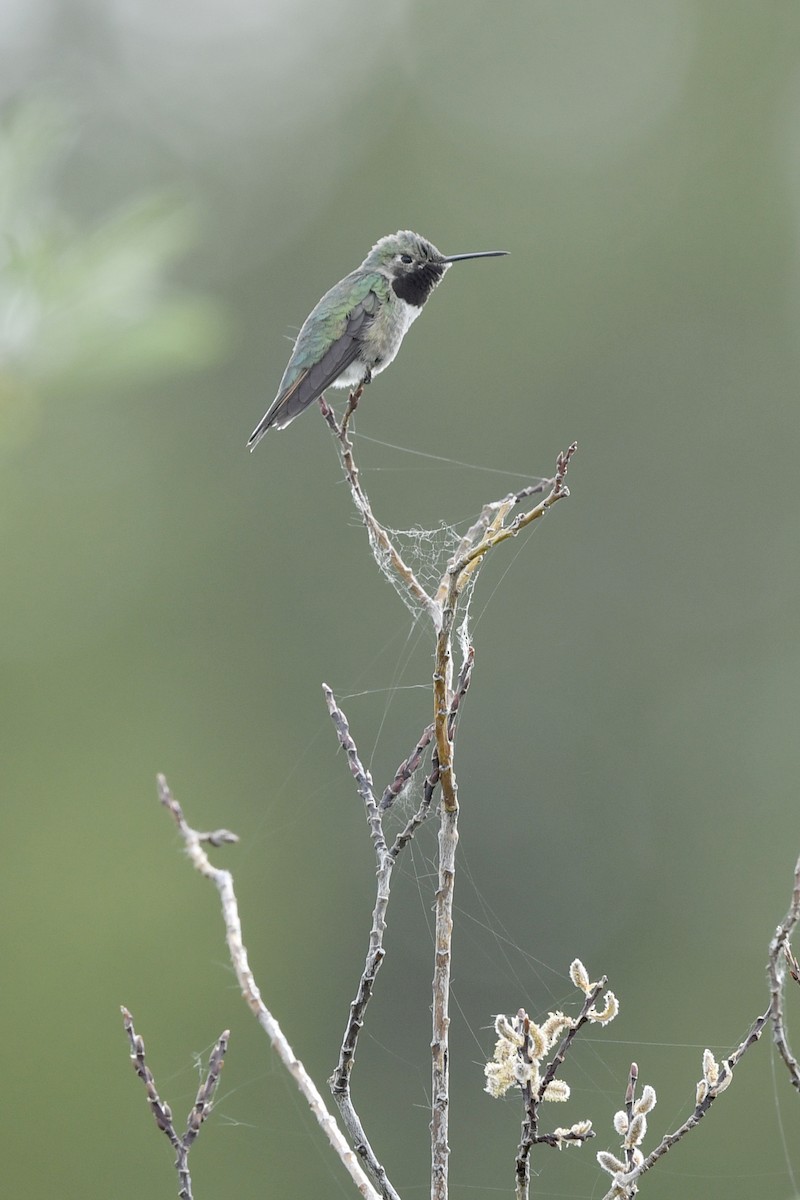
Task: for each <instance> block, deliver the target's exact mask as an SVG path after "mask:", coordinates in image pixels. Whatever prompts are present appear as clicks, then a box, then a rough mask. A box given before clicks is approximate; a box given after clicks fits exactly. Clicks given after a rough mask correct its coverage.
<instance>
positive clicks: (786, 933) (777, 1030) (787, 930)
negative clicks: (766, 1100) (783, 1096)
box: [767, 858, 800, 1091]
mask: <svg viewBox="0 0 800 1200" xmlns="http://www.w3.org/2000/svg"><path fill="white" fill-rule="evenodd" d="M798 921H800V858H798V860H797V862H796V864H795V868H794V884H793V887H792V897H791V900H790V902H789V908H788V909H787V912H786V916H785V917H784V918H783V920H782V921H781V923H780V925H779V926H778V928H777V929H776V930H775V936H774V937H773V939H772V941H771V942H770V944H769V958H768V960H767V975H768V978H769V994H770V1014H771V1017H772V1038H773V1041H774V1042H775V1046H776V1047H777V1050H778V1053H779V1054H780V1056H781V1058H782V1059H783V1061H784V1063H785V1064H786V1069H787V1071H788V1072H789V1078H790V1079H791V1081H792V1086H793V1087H795V1088H796V1089H797V1090H798V1091H800V1065H798V1062H797V1059H796V1058H795V1056H794V1054H793V1053H792V1049H791V1047H790V1045H789V1038H788V1035H787V1033H786V1021H785V1018H784V1012H783V996H784V984H785V982H786V970H787V967H788V970H789V974H790V975H791V976H792V978H793V979H794V980H795V981H796V982H800V980H798V969H797V960H796V958H795V956H794V954H793V952H792V948H791V945H790V938H791V936H792V934H793V933H794V931H795V929H796V928H797V923H798Z"/></svg>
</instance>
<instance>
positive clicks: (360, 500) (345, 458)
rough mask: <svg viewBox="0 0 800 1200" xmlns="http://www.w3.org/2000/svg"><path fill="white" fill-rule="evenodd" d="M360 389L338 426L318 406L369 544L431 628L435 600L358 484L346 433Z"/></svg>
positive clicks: (325, 406)
mask: <svg viewBox="0 0 800 1200" xmlns="http://www.w3.org/2000/svg"><path fill="white" fill-rule="evenodd" d="M362 391H363V387H361V388H358V389H357V391H355V392H353V393H351V395H350V399H349V400H348V402H347V408H346V410H345V414H344V417H343V418H342V423H341V425H339V424H338V422H337V420H336V414H335V413H334V411H333V409H332V408H331V407H330V406H329V405H328V404H327V403H323V404H322V405H321V408H322V415H323V417H324V418H325V420H326V421H327V423H328V425H329V426H330V428H331V430H332V431H333V433H334V434H335V436H336V438H337V440H338V442H339V447H340V450H339V455H340V458H341V460H342V466H343V468H344V473H345V477H346V479H347V482H348V484H349V486H350V493H351V495H352V497H353V503H354V504H355V506H356V508H357V509H358V511H359V513H360V514H361V518H362V520H363V522H364V524H365V525H366V527H367V533H368V534H369V539H370V542H371V543H372V545H373V547H374V548H375V550H376V552H378V553H380V555H382V556H383V557H385V558H386V559H387V560H388V562H389V564H390V566H391V568H392V571H393V573H394V575H395V576H396V577H397V579H399V580H400V582H401V583H402V585H403V587H404V588H405V590H406V591H407V592H408V594H409V595H410V596H411V598H412V600H413V601H415V603H416V604H418V605H420V606H421V607H422V608H423V609H424V610H425V612H426V613H427V614H428V616H429V617H430V618H431V620H432V622H433V624H434V627H436V626H437V625H438V622H439V612H438V608H437V605H436V602H435V600H434V599H433V597H432V596H429V595H428V593H427V592H426V590H425V588H424V587H423V586H422V584H421V583H420V581H419V580H418V579H417V577H416V575H415V574H414V572H413V570H412V569H411V567H410V566H409V565H408V563H407V562H406V561H405V559H404V558H403V556H402V555H401V554H400V551H399V550H398V549H397V547H396V546H395V544H394V542H393V541H392V539H391V538H390V537H389V534H388V533H387V531H386V530H385V529H384V527H383V525H381V523H380V521H379V520H378V519H377V517H376V516H375V514H374V513H373V511H372V506H371V504H370V502H369V498H368V497H367V494H366V492H365V491H364V489H363V488H362V486H361V481H360V479H359V472H358V467H357V466H356V462H355V459H354V457H353V443H352V442H351V440H350V438H349V437H348V435H347V427H348V424H349V421H350V417H351V415H352V414H353V412H354V411H355V408H356V405H357V404H358V401H359V398H360V396H361V393H362Z"/></svg>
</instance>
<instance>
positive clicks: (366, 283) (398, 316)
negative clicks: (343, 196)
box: [247, 229, 508, 450]
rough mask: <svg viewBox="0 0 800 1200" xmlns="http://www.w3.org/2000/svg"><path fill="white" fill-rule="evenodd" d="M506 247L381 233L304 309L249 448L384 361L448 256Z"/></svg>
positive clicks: (363, 380) (363, 379)
mask: <svg viewBox="0 0 800 1200" xmlns="http://www.w3.org/2000/svg"><path fill="white" fill-rule="evenodd" d="M507 253H508V251H507V250H483V251H479V252H478V253H473V254H449V255H446V254H442V252H441V251H440V250H437V249H436V247H435V246H434V244H433V242H429V241H428V240H427V239H426V238H424V237H420V235H419V234H418V233H412V232H411V231H410V230H408V229H405V230H400V231H399V232H398V233H392V234H390V235H389V236H388V237H382V238H381V239H380V241H377V242H376V243H375V245H374V246H373V247H372V249H371V250H370V252H369V254H368V255H367V257H366V258H365V259H364V261H363V262H362V264H361V266H360V267H356V269H355V271H351V272H350V274H349V275H345V277H344V279H340V280H339V282H338V283H336V284H334V285H333V287H332V288H331V289H330V291H329V292H326V293H325V295H324V296H323V297H322V299H321V300H320V302H319V303H318V304H317V306H316V307H315V308H313V309H312V310H311V312H310V314H309V315H308V316H307V317H306V319H305V321H304V323H303V326H302V328H301V330H300V332H299V334H298V335H297V341H296V342H295V344H294V350H293V351H292V356H291V358H290V359H289V364H288V366H287V368H286V370H285V371H284V373H283V379H281V382H280V386H279V387H278V394H277V396H276V397H275V399H274V400H273V401H272V404H271V405H270V406H269V408H268V409H267V411H266V413H265V414H264V416H263V417H262V418H261V420H260V421H259V423H258V425H256V427H255V429H254V430H253V432H252V433H251V434H250V440H249V441H248V443H247V445H248V447H249V448H250V449H251V450H254V449H255V448H256V446H257V445H258V443H259V442H260V441H261V439H262V437H263V436H264V434H265V433H266V432H267V431H268V430H269V429H285V428H286V426H287V425H289V424H290V423H291V422H292V421H293V420H294V419H295V417H296V416H299V414H300V413H301V412H303V410H304V409H306V408H308V406H309V405H310V404H312V403H313V402H314V401H315V400H316V399H318V398H319V397H321V396H322V393H323V392H324V391H325V389H326V388H328V387H346V388H351V389H356V388H360V387H363V386H364V385H365V384H367V383H369V382H370V380H371V379H372V378H373V376H375V375H378V374H379V373H380V372H381V371H383V370H384V369H385V368H386V367H388V366H389V363H390V362H392V361H393V359H394V358H395V355H396V354H397V351H398V350H399V349H400V343H401V342H402V340H403V338H404V337H405V335H406V334H407V333H408V330H409V328H410V327H411V324H412V322H414V321H415V320H416V319H417V317H418V316H419V314H420V313H421V312H422V306H423V305H424V303H425V301H426V300H427V299H428V297H429V296H430V294H431V292H432V291H433V289H434V288H435V287H436V285H437V284H438V283H439V282H440V281H441V280H442V278H443V277H444V274H445V272H446V271H447V270H449V268H450V265H451V263H454V262H461V261H462V260H463V259H467V258H499V257H500V256H501V255H504V254H507Z"/></svg>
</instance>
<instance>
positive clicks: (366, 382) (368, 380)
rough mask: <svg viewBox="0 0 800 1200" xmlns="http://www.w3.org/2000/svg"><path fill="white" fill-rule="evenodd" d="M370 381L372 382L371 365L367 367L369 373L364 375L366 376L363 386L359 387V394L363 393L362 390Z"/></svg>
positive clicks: (362, 382)
mask: <svg viewBox="0 0 800 1200" xmlns="http://www.w3.org/2000/svg"><path fill="white" fill-rule="evenodd" d="M368 383H372V368H371V367H367V373H366V375H365V376H364V378H363V379H362V380H361V386H360V387H359V389H358V393H359V395H361V392H362V391H363V390H364V388H365V387H366V386H367V384H368Z"/></svg>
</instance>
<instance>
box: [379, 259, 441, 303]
mask: <svg viewBox="0 0 800 1200" xmlns="http://www.w3.org/2000/svg"><path fill="white" fill-rule="evenodd" d="M444 271H445V268H444V265H443V264H442V263H431V262H429V263H421V264H419V265H418V266H414V267H412V268H411V270H410V271H409V272H408V273H407V274H406V275H400V276H398V278H397V279H393V280H392V291H393V292H394V294H395V296H399V297H400V299H401V300H405V302H406V304H413V305H414V307H415V308H422V306H423V304H424V303H425V301H426V300H427V299H428V296H430V294H431V292H432V291H433V289H434V288H435V287H436V285H437V283H438V282H439V280H440V279H441V278H442V276H443V275H444Z"/></svg>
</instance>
